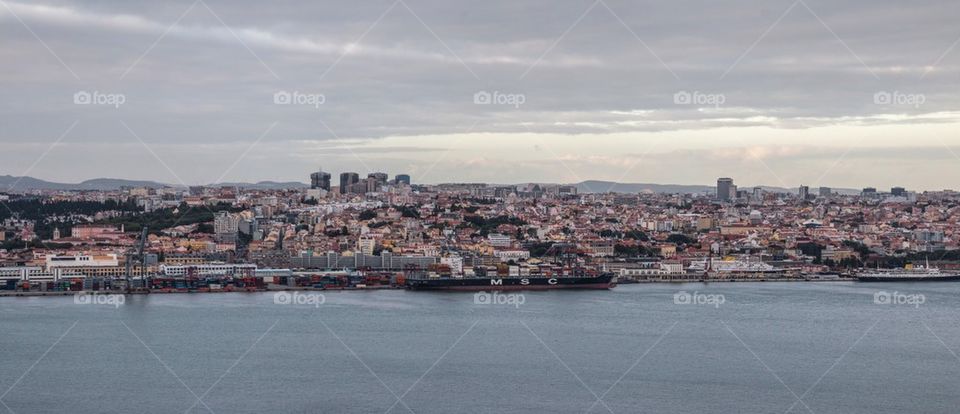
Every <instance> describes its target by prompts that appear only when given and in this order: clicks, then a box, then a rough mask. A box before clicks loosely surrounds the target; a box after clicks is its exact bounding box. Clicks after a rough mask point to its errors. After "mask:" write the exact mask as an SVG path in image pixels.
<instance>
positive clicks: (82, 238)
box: [0, 171, 960, 294]
mask: <svg viewBox="0 0 960 414" xmlns="http://www.w3.org/2000/svg"><path fill="white" fill-rule="evenodd" d="M335 184H337V185H335ZM847 193H849V191H847ZM2 201H3V205H4V208H3V209H2V210H0V217H2V225H3V232H2V233H0V235H2V237H3V246H2V247H3V249H2V250H0V262H2V267H0V288H2V289H4V290H5V291H6V292H7V293H8V294H10V293H14V292H19V293H23V292H56V291H77V290H82V289H88V290H89V289H94V290H96V289H118V288H127V289H130V288H139V289H143V288H144V287H145V286H144V285H145V284H147V283H149V286H147V287H148V288H149V289H147V290H154V291H198V290H199V291H207V290H221V289H225V290H232V289H247V290H256V289H264V288H268V287H270V286H283V287H302V288H374V287H401V286H402V285H403V280H404V278H409V277H454V278H460V277H468V278H469V277H474V276H484V275H488V274H491V275H493V274H495V275H502V276H538V275H551V274H559V273H562V272H563V271H564V270H563V269H570V268H578V269H593V270H596V271H604V272H612V273H614V274H616V275H617V276H618V278H619V280H620V283H629V282H638V281H671V280H676V281H684V280H711V279H717V280H743V279H748V280H749V279H759V280H836V279H843V278H847V277H850V276H851V275H853V274H855V273H856V272H858V271H862V270H863V269H864V268H875V267H882V268H902V267H904V266H911V265H912V264H923V263H931V262H932V263H935V264H936V265H938V266H940V267H942V268H947V269H950V268H956V267H957V266H956V264H955V263H956V262H957V259H958V255H957V247H958V242H957V237H956V232H957V225H958V219H960V206H958V201H960V193H956V192H954V191H949V190H944V191H932V192H931V191H927V192H923V193H916V192H912V191H907V190H906V189H904V188H899V187H894V188H892V189H891V190H890V191H889V192H882V191H878V190H877V189H875V188H864V189H863V190H862V191H861V192H860V193H859V194H840V193H838V192H834V191H832V190H831V189H830V188H826V187H820V188H818V189H817V191H816V192H813V191H811V189H810V188H809V187H806V186H800V187H799V189H797V190H796V191H795V192H794V193H786V192H782V191H768V190H766V189H764V188H761V187H754V188H747V189H741V188H738V187H737V186H736V184H734V180H733V179H731V178H720V179H718V180H717V186H716V191H715V192H711V193H691V194H663V193H654V192H652V191H646V192H641V193H613V192H591V193H579V192H578V190H577V187H576V186H573V185H558V184H522V185H488V184H472V183H459V184H437V185H419V184H415V183H412V182H411V177H410V176H409V175H405V174H397V175H395V177H394V178H392V179H390V178H389V176H388V174H386V173H381V172H375V173H370V174H368V175H367V177H365V178H361V176H360V174H358V173H353V172H345V173H342V174H340V175H339V182H336V183H335V182H333V181H332V175H331V174H330V173H327V172H323V171H317V172H315V173H312V174H310V185H309V187H308V188H307V187H306V186H304V188H297V189H293V188H286V189H247V188H242V187H233V186H231V187H218V186H208V187H189V188H184V187H174V186H166V187H155V188H154V187H133V188H131V187H124V188H120V189H117V190H109V191H104V190H98V191H79V190H78V191H62V190H24V191H10V192H9V193H8V194H5V195H3V196H2ZM144 280H147V281H146V282H145V281H144Z"/></svg>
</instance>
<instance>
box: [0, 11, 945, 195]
mask: <svg viewBox="0 0 960 414" xmlns="http://www.w3.org/2000/svg"><path fill="white" fill-rule="evenodd" d="M866 5H867V3H865V2H864V3H858V2H853V3H845V4H832V3H827V2H814V1H811V2H806V1H802V2H801V1H795V2H784V3H777V4H769V3H765V2H753V1H737V2H733V3H732V4H729V5H727V4H725V5H714V4H708V5H700V6H699V7H698V10H697V13H695V14H694V15H691V14H690V13H689V11H687V10H683V9H680V8H679V7H678V6H675V5H666V4H665V5H645V6H641V5H637V4H633V3H629V2H618V1H597V2H591V1H584V2H578V3H569V4H561V5H557V4H553V3H540V2H533V3H525V4H523V5H515V4H511V3H509V2H505V3H496V2H495V3H491V4H488V5H487V6H486V7H482V8H479V9H476V8H472V9H470V11H464V12H461V11H459V10H458V8H455V7H453V8H452V7H450V5H449V4H446V3H439V4H435V3H433V2H429V1H413V0H411V1H399V0H397V1H381V2H375V3H369V4H364V5H351V6H350V7H346V6H341V5H326V6H324V7H323V8H322V9H321V8H320V7H319V6H312V5H308V4H299V3H297V2H294V3H290V4H284V5H278V6H276V7H274V8H272V9H271V12H270V13H262V12H259V11H258V10H257V9H256V7H248V6H249V5H247V4H245V3H243V2H224V1H214V0H210V1H189V0H185V1H172V2H164V3H163V4H141V3H136V2H99V3H96V4H91V3H85V2H79V1H72V0H64V1H57V2H47V3H43V2H42V3H25V2H15V1H5V2H4V7H0V21H3V22H4V23H7V24H4V25H3V27H2V28H0V33H2V35H3V36H4V38H5V39H7V40H8V42H6V45H5V47H4V48H3V50H2V51H0V53H2V54H3V57H4V59H5V61H7V62H10V64H9V68H10V70H9V71H8V72H7V73H5V74H4V75H3V76H2V77H0V84H2V85H3V86H4V89H5V91H7V94H6V95H5V98H4V99H3V102H2V104H3V108H4V111H2V114H0V122H2V124H3V125H4V128H3V129H2V130H0V143H2V145H3V146H4V148H6V149H7V151H4V152H3V153H2V154H0V162H2V163H3V164H4V165H5V166H6V167H5V168H4V171H3V172H2V173H3V174H10V175H14V176H20V175H29V176H36V177H40V178H43V179H48V180H52V181H61V182H76V181H80V180H81V179H84V178H95V177H117V175H118V174H117V173H116V172H117V171H122V172H123V174H122V176H121V177H117V178H128V179H148V180H155V181H161V182H170V183H213V182H223V181H260V180H273V181H289V180H298V181H302V180H303V179H302V178H300V177H301V172H302V171H304V170H308V169H311V168H312V166H314V165H316V164H318V163H322V164H323V165H325V166H327V167H328V168H330V169H331V170H336V171H344V170H370V171H373V170H375V169H374V168H356V167H351V165H364V164H365V165H371V166H376V167H377V168H376V169H378V170H390V171H406V172H408V173H410V174H411V175H413V176H416V177H421V180H420V182H424V183H437V182H447V181H461V182H498V183H508V182H567V183H569V182H579V181H584V180H608V181H618V182H644V183H671V184H673V183H675V184H701V183H708V182H712V180H713V179H714V178H715V177H718V176H736V177H741V181H744V182H745V183H748V184H753V183H757V184H763V185H776V186H781V187H793V186H796V185H799V184H801V183H802V184H805V185H809V186H811V187H818V186H819V185H821V184H824V185H830V186H833V187H844V188H859V187H863V186H878V187H886V186H888V185H889V186H892V185H903V186H906V187H909V188H914V189H918V190H936V189H943V188H948V187H950V184H952V183H954V182H957V179H958V178H960V169H958V168H957V165H958V163H960V156H958V154H960V139H958V138H960V137H957V135H956V134H957V133H956V131H958V130H960V128H958V126H960V111H958V109H957V108H958V107H960V98H958V97H957V96H956V94H953V93H952V91H953V90H954V89H955V83H956V77H955V75H954V74H955V73H956V69H957V68H958V67H960V51H957V50H955V49H956V46H957V42H956V40H957V38H958V36H960V33H957V32H956V31H955V30H952V29H951V27H952V25H951V24H950V23H951V21H952V18H953V16H957V15H960V6H958V5H956V4H938V3H933V2H931V3H928V4H919V5H916V6H915V7H913V8H911V10H910V14H909V16H904V15H903V14H902V12H901V11H900V9H901V5H900V4H899V3H897V2H892V1H891V2H870V3H869V10H870V12H869V13H862V10H863V9H864V6H866ZM537 16H540V17H537ZM650 16H655V17H656V19H655V21H650V20H649V19H648V18H649V17H650ZM705 16H709V18H705V19H701V18H704V17H705ZM531 19H536V20H538V21H543V24H538V25H529V24H528V23H527V22H529V21H530V20H531ZM891 29H894V30H896V31H897V32H902V33H910V36H893V35H892V34H891ZM804 62H809V63H810V64H808V65H806V64H804Z"/></svg>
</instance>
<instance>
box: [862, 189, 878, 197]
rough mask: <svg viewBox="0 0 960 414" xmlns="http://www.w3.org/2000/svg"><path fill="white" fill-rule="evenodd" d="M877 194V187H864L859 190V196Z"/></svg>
mask: <svg viewBox="0 0 960 414" xmlns="http://www.w3.org/2000/svg"><path fill="white" fill-rule="evenodd" d="M876 195H877V189H876V188H873V187H864V189H863V191H862V192H860V196H861V197H873V196H876Z"/></svg>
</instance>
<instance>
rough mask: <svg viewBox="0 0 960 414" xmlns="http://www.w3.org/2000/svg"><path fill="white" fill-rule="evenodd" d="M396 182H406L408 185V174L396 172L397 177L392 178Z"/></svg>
mask: <svg viewBox="0 0 960 414" xmlns="http://www.w3.org/2000/svg"><path fill="white" fill-rule="evenodd" d="M393 181H395V182H396V183H397V184H401V183H403V184H406V185H410V176H409V175H407V174H397V177H396V178H394V180H393Z"/></svg>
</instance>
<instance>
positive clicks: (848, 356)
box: [0, 282, 960, 414]
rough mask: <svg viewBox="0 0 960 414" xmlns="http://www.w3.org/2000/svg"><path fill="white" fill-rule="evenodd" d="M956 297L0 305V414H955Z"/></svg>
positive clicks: (806, 292)
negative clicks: (804, 413)
mask: <svg viewBox="0 0 960 414" xmlns="http://www.w3.org/2000/svg"><path fill="white" fill-rule="evenodd" d="M958 293H960V284H951V283H930V284H864V283H848V282H825V283H717V284H695V283H691V284H643V285H623V286H620V287H617V288H616V289H613V290H610V291H548V292H523V293H520V296H518V295H515V294H503V295H498V296H490V295H475V294H473V293H449V292H436V293H433V292H409V291H400V290H391V291H349V292H324V293H323V294H322V296H320V295H317V294H311V293H306V292H298V293H296V294H292V293H282V294H280V296H277V294H275V293H225V294H167V295H164V294H153V295H142V296H141V295H138V296H128V297H81V298H73V297H34V298H12V297H7V298H0V351H2V353H0V392H3V394H0V403H3V404H2V405H0V412H2V411H3V410H8V412H12V413H174V412H177V413H182V412H186V411H189V412H193V413H204V412H215V413H263V412H271V413H286V412H290V413H321V412H322V413H354V412H356V413H387V412H390V413H410V412H413V413H487V412H497V413H541V412H549V413H584V412H592V413H610V412H614V413H634V412H653V413H704V412H710V413H787V412H792V413H803V412H807V413H811V412H812V413H818V414H820V413H902V412H923V413H956V412H958V410H960V408H958V407H960V358H958V357H957V353H960V321H958V317H957V316H958V315H960V295H958Z"/></svg>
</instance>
